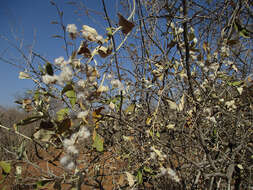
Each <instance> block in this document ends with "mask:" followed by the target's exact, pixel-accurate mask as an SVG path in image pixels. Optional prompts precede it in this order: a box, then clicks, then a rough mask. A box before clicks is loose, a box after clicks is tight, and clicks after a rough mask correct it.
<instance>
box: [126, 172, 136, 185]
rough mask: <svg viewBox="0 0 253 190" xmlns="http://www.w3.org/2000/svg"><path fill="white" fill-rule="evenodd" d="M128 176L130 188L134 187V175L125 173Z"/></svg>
mask: <svg viewBox="0 0 253 190" xmlns="http://www.w3.org/2000/svg"><path fill="white" fill-rule="evenodd" d="M125 174H126V176H127V181H128V184H129V186H130V187H132V186H133V185H134V181H135V180H134V176H133V175H132V174H130V173H129V172H125Z"/></svg>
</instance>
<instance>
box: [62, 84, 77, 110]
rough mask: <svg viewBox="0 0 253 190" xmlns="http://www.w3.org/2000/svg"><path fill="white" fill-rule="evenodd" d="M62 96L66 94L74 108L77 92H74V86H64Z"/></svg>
mask: <svg viewBox="0 0 253 190" xmlns="http://www.w3.org/2000/svg"><path fill="white" fill-rule="evenodd" d="M61 94H62V95H63V94H65V95H66V96H67V97H68V99H69V102H70V104H71V105H72V107H73V106H74V105H75V104H76V92H75V91H74V88H73V85H72V84H67V85H66V86H64V88H63V89H62V92H61Z"/></svg>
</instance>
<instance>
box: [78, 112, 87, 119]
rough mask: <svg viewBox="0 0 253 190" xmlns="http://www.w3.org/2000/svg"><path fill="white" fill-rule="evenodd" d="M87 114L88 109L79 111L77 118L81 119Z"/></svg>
mask: <svg viewBox="0 0 253 190" xmlns="http://www.w3.org/2000/svg"><path fill="white" fill-rule="evenodd" d="M88 114H89V111H87V110H86V111H81V112H79V113H78V114H77V118H79V119H82V118H84V117H86V116H87V115H88Z"/></svg>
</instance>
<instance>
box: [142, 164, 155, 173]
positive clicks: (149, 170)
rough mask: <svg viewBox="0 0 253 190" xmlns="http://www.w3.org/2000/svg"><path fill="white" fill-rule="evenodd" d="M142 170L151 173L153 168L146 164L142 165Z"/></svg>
mask: <svg viewBox="0 0 253 190" xmlns="http://www.w3.org/2000/svg"><path fill="white" fill-rule="evenodd" d="M143 169H144V171H145V172H147V173H153V170H152V169H151V168H149V167H147V166H144V168H143Z"/></svg>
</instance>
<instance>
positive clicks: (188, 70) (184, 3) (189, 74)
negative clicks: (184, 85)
mask: <svg viewBox="0 0 253 190" xmlns="http://www.w3.org/2000/svg"><path fill="white" fill-rule="evenodd" d="M182 3H183V12H184V19H185V22H184V23H183V27H184V43H185V68H186V72H187V78H188V84H189V93H190V95H191V96H192V98H193V99H195V98H194V94H193V88H192V77H191V70H190V63H189V58H190V49H189V42H188V38H187V34H188V29H187V12H188V11H187V9H188V7H187V0H182Z"/></svg>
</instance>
